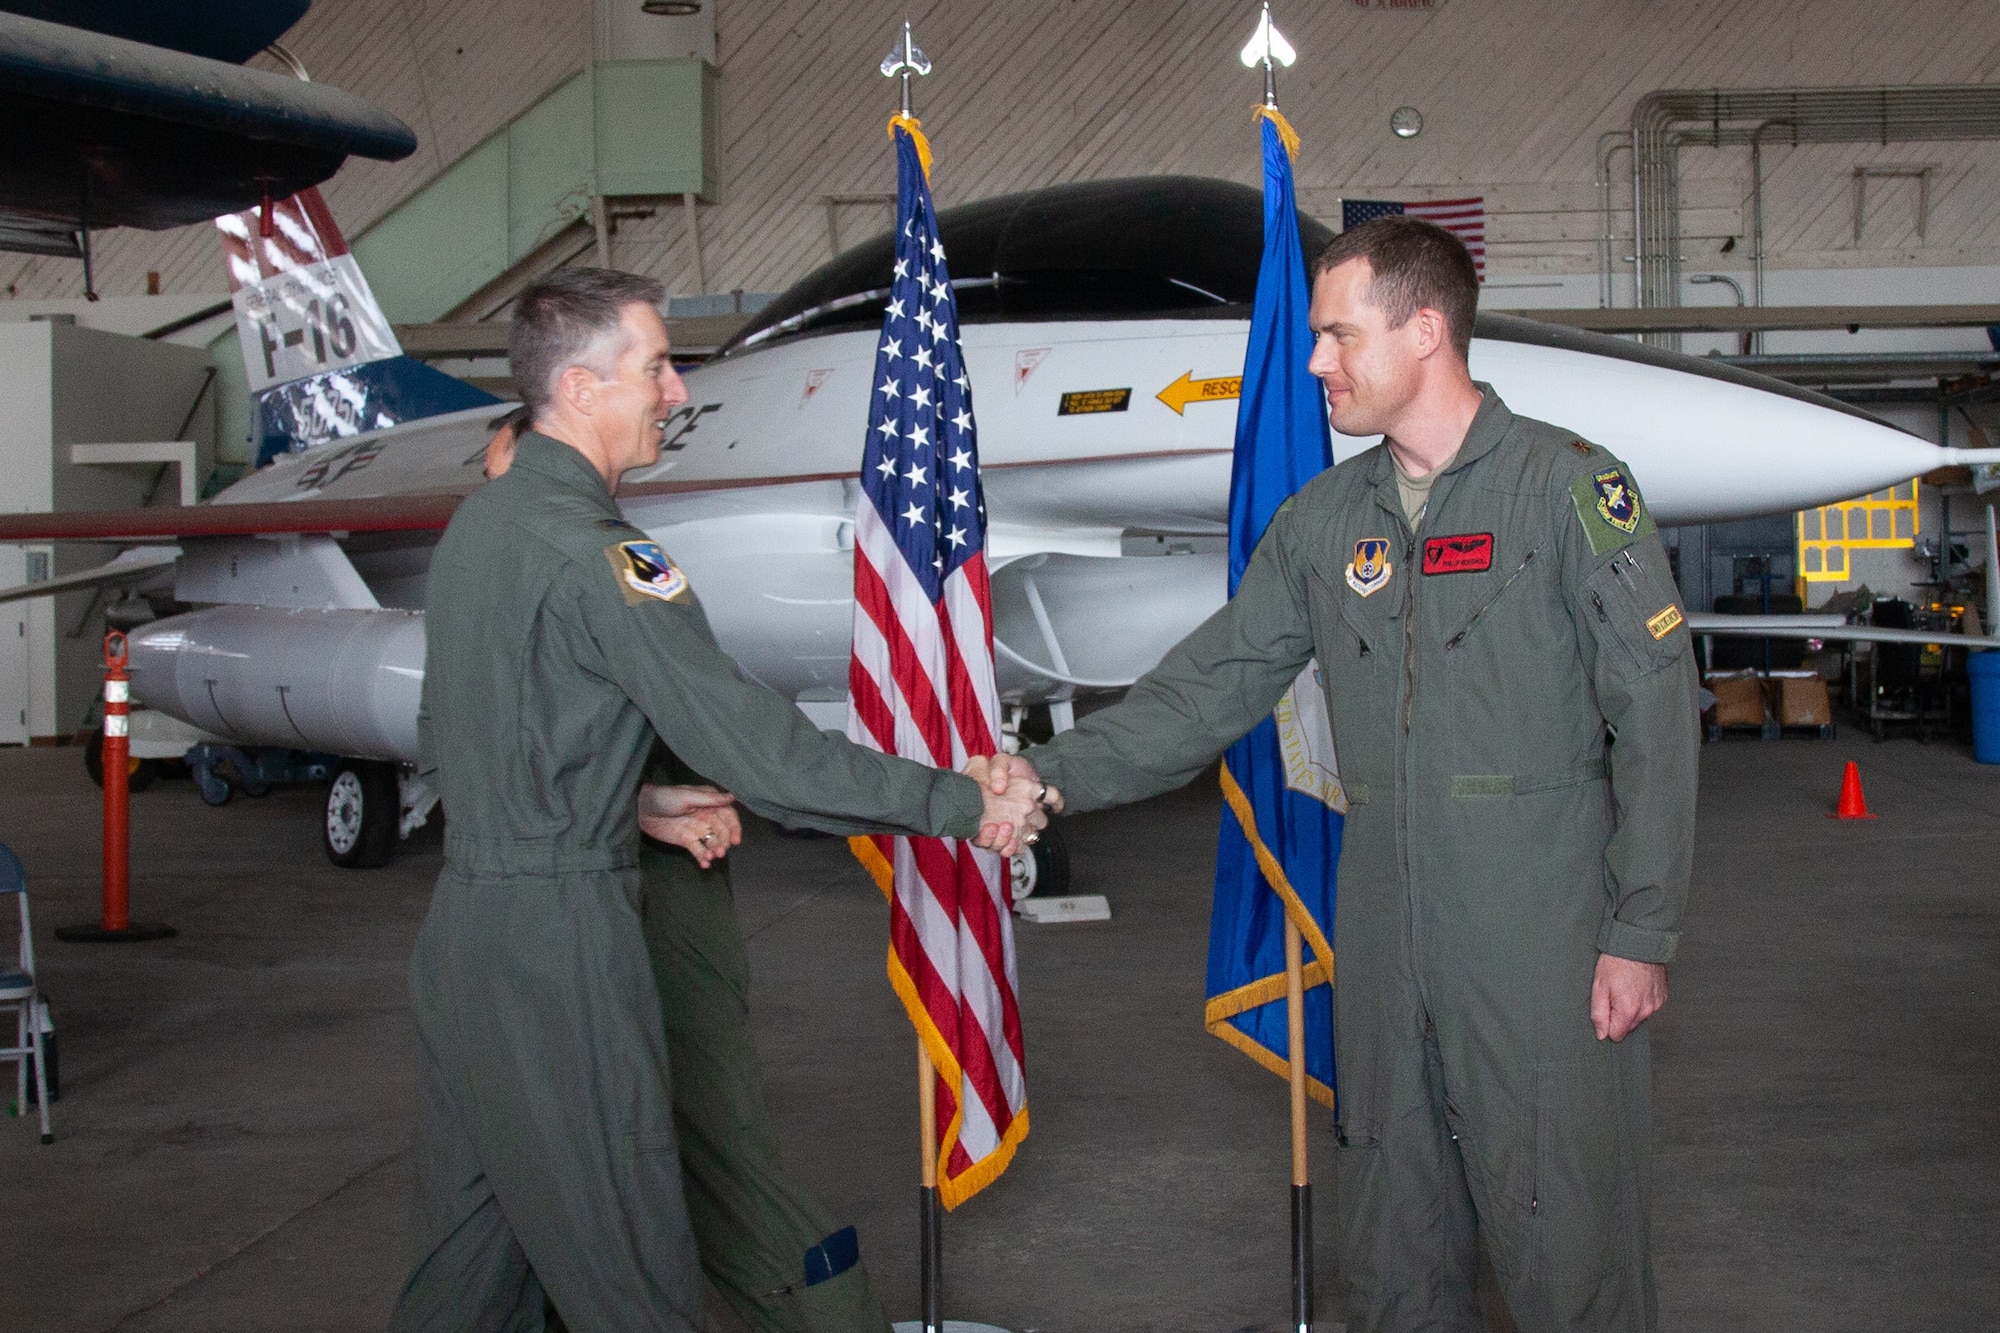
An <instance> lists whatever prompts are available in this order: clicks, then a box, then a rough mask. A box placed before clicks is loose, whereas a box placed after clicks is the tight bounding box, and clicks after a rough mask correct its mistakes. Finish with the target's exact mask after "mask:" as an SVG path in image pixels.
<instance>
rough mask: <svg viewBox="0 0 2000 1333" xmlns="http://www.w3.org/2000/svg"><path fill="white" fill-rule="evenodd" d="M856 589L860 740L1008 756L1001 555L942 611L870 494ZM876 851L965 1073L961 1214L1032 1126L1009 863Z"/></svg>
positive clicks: (946, 1124)
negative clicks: (991, 571) (992, 573)
mask: <svg viewBox="0 0 2000 1333" xmlns="http://www.w3.org/2000/svg"><path fill="white" fill-rule="evenodd" d="M854 591H855V598H854V600H855V614H854V657H853V660H852V662H851V663H850V665H849V669H848V686H849V697H850V699H851V701H852V707H851V709H850V711H849V721H848V735H849V737H850V738H851V739H853V740H854V741H855V742H856V743H858V744H861V745H866V746H869V747H870V748H872V749H876V750H880V751H883V752H885V753H889V754H897V755H901V756H903V757H904V758H906V759H914V760H916V761H917V762H919V763H925V764H931V765H934V766H937V767H946V768H954V769H956V768H959V767H961V766H963V765H964V763H965V762H966V760H967V759H968V758H969V757H971V756H973V755H978V754H992V753H994V752H995V751H996V750H997V749H998V748H999V745H998V741H999V738H1000V706H999V694H998V690H997V689H996V687H995V684H994V676H993V630H992V593H991V589H990V585H989V582H988V578H987V570H986V560H985V557H984V556H983V555H981V556H977V557H975V558H973V559H972V560H970V561H967V562H966V563H965V564H964V565H963V566H962V567H961V568H960V569H959V570H957V571H956V572H954V573H953V574H952V575H951V576H950V577H949V578H947V579H946V580H945V583H944V591H943V596H942V597H941V598H940V600H939V602H938V603H937V604H936V605H932V604H931V602H930V601H929V600H928V598H927V596H926V594H925V592H924V588H923V585H922V584H921V583H920V582H919V581H918V580H917V578H916V576H915V575H914V574H913V573H912V572H911V570H910V568H909V565H908V564H907V563H906V562H905V559H904V557H903V553H902V552H901V550H900V549H898V547H897V545H896V541H895V538H894V535H893V534H892V533H891V532H890V531H889V530H888V528H887V527H886V526H885V525H884V524H883V521H882V518H881V515H880V514H879V513H878V512H877V511H876V509H875V506H874V504H873V503H872V502H871V501H870V500H869V498H868V496H867V495H866V494H865V493H864V494H863V495H862V496H861V498H860V502H859V504H858V506H857V512H856V516H855V542H854ZM872 841H873V842H874V844H875V846H876V849H877V850H878V851H879V852H880V854H881V856H882V858H883V859H884V860H885V861H886V862H887V863H888V864H889V865H890V866H892V867H893V869H894V873H895V880H894V891H893V893H892V895H891V898H890V925H889V940H890V946H889V947H890V968H891V971H892V973H894V972H895V971H896V970H898V969H900V971H901V973H902V977H901V978H899V982H900V981H902V980H905V979H906V980H907V982H908V983H909V987H910V989H912V990H914V992H915V995H916V996H917V998H918V1000H919V1002H920V1004H921V1010H922V1018H921V1019H920V1020H919V1022H920V1024H921V1023H922V1022H923V1021H925V1020H927V1021H928V1023H929V1024H930V1026H931V1027H932V1029H933V1030H934V1032H935V1034H936V1035H937V1036H939V1037H941V1038H942V1039H943V1042H944V1044H945V1046H946V1047H947V1048H948V1049H949V1051H950V1053H951V1055H952V1057H953V1060H954V1062H955V1064H956V1066H957V1067H956V1069H952V1068H951V1067H950V1066H948V1065H947V1064H946V1063H945V1062H944V1061H942V1060H938V1061H937V1064H938V1098H939V1101H938V1108H939V1114H938V1120H939V1123H940V1125H941V1126H942V1127H943V1133H942V1134H941V1136H940V1143H939V1150H940V1156H941V1158H942V1159H943V1160H942V1162H941V1164H940V1175H939V1185H940V1191H941V1193H942V1194H943V1195H944V1199H945V1203H946V1205H947V1206H951V1205H954V1204H956V1203H957V1202H959V1201H961V1200H962V1199H963V1198H964V1197H966V1196H967V1195H969V1194H970V1193H972V1192H973V1191H974V1190H976V1189H977V1188H978V1186H979V1185H980V1184H982V1183H984V1180H985V1179H986V1178H987V1177H989V1176H990V1174H991V1171H992V1169H993V1168H994V1167H995V1166H997V1165H999V1164H1000V1163H1001V1162H1004V1157H1002V1158H999V1159H998V1160H992V1159H995V1157H996V1154H1002V1153H1004V1152H1007V1151H1011V1144H1012V1142H1013V1141H1014V1140H1016V1139H1018V1138H1019V1132H1018V1130H1019V1129H1020V1128H1024V1127H1025V1115H1026V1108H1027V1081H1026V1077H1025V1068H1026V1060H1025V1051H1024V1047H1023V1043H1022V1037H1021V1012H1020V1004H1019V1000H1018V998H1017V994H1016V985H1015V969H1014V937H1013V930H1012V919H1011V917H1010V916H1009V914H1008V913H1009V902H1008V899H1009V893H1008V876H1007V871H1006V866H1005V864H1004V863H1003V861H1002V859H1001V858H1000V857H999V856H997V855H995V854H994V853H992V852H987V851H981V850H980V849H978V848H976V847H974V846H973V845H972V844H971V843H969V842H965V841H961V840H959V839H954V838H908V837H896V838H890V837H878V838H875V839H872ZM905 999H906V1000H908V999H909V994H908V992H907V991H906V992H905ZM912 1017H913V1018H917V1017H918V1016H917V1015H916V1014H913V1015H912ZM934 1058H935V1052H934ZM1017 1121H1019V1122H1020V1124H1019V1125H1018V1126H1017V1123H1016V1122H1017ZM983 1163H984V1164H987V1165H986V1168H985V1169H984V1170H982V1164H983ZM955 1186H956V1188H955Z"/></svg>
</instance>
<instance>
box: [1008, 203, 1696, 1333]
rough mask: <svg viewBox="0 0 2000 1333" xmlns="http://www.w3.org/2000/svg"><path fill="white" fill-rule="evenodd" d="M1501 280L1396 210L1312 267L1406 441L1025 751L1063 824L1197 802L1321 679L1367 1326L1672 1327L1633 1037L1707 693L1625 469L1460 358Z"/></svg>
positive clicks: (1690, 790)
mask: <svg viewBox="0 0 2000 1333" xmlns="http://www.w3.org/2000/svg"><path fill="white" fill-rule="evenodd" d="M1477 301H1478V279H1477V276H1476V274H1475V272H1474V269H1473V265H1472V261H1471V259H1470V257H1469V256H1468V255H1467V254H1466V251H1465V249H1464V247H1463V246H1462V245H1460V243H1459V242H1458V241H1457V240H1456V239H1455V238H1453V237H1452V236H1451V235H1450V234H1449V233H1448V232H1445V231H1443V230H1442V229H1440V228H1437V227H1434V226H1431V225H1430V224H1428V223H1424V222H1420V221H1418V220H1416V219H1411V218H1401V217H1397V218H1387V219H1382V220H1379V221H1376V222H1371V223H1368V224H1365V225H1363V226H1360V227H1357V228H1354V229H1353V230H1351V231H1347V232H1344V233H1342V234H1341V235H1340V236H1339V237H1338V238H1336V239H1335V240H1334V241H1333V242H1332V244H1331V245H1330V246H1329V247H1328V249H1327V250H1326V252H1325V253H1324V254H1323V255H1322V256H1321V257H1320V259H1319V261H1318V262H1317V264H1316V265H1315V276H1314V284H1313V299H1312V308H1311V320H1312V327H1313V331H1314V333H1315V334H1316V335H1317V344H1316V346H1315V349H1314V352H1313V357H1312V361H1311V370H1312V372H1313V373H1314V374H1315V375H1317V376H1319V378H1320V379H1321V381H1322V382H1323V384H1324V385H1325V388H1326V395H1327V403H1328V407H1329V410H1330V415H1331V418H1332V422H1333V426H1334V428H1335V429H1336V430H1339V431H1340V432H1342V433H1343V434H1347V435H1373V434H1378V433H1379V434H1382V435H1384V436H1385V437H1386V447H1378V448H1374V449H1370V450H1368V451H1366V452H1365V453H1363V454H1361V455H1359V456H1358V457H1355V458H1351V459H1349V460H1347V461H1346V462H1344V463H1342V464H1340V465H1339V466H1338V467H1335V468H1333V469H1330V470H1329V471H1327V472H1326V473H1323V474H1322V475H1321V476H1319V477H1318V478H1316V479H1315V480H1314V481H1313V482H1311V483H1310V484H1309V485H1307V486H1306V487H1305V488H1304V489H1302V490H1301V491H1300V492H1299V494H1298V495H1297V496H1295V497H1294V498H1293V500H1292V501H1291V502H1290V503H1289V504H1287V505H1286V506H1285V507H1284V508H1282V509H1280V510H1279V511H1278V513H1277V515H1276V516H1275V517H1274V518H1273V519H1272V521H1271V526H1270V528H1269V530H1268V531H1267V532H1266V533H1265V535H1264V538H1263V540H1262V543H1261V544H1260V545H1259V546H1258V548H1257V550H1256V553H1255V555H1254V557H1253V559H1252V561H1251V564H1250V568H1249V570H1248V571H1247V572H1246V573H1245V575H1244V578H1243V582H1242V585H1241V588H1240V591H1239V592H1238V593H1237V595H1236V597H1235V598H1234V599H1232V600H1231V601H1230V603H1229V604H1228V605H1227V606H1225V607H1224V608H1223V609H1222V610H1221V611H1219V612H1217V613H1216V614H1215V615H1214V616H1213V617H1212V618H1211V619H1210V620H1208V621H1207V622H1206V623H1205V624H1204V625H1202V627H1201V628H1199V629H1198V630H1196V631H1195V632H1194V633H1193V634H1191V635H1190V636H1189V637H1188V638H1187V639H1186V640H1185V641H1184V642H1182V643H1181V644H1180V645H1179V646H1178V647H1176V648H1175V649H1174V650H1173V651H1171V652H1169V653H1168V654H1167V656H1166V658H1165V659H1164V660H1163V661H1162V662H1161V663H1160V664H1159V666H1158V667H1156V668H1155V669H1154V670H1153V671H1152V672H1150V673H1148V674H1147V675H1146V676H1145V677H1144V678H1143V679H1142V680H1140V681H1139V683H1138V684H1137V685H1135V686H1134V687H1133V688H1132V690H1131V692H1130V693H1129V694H1128V696H1127V697H1126V698H1125V699H1124V700H1123V701H1121V702H1120V703H1119V704H1117V705H1115V706H1113V707H1111V708H1109V709H1106V710H1104V711H1102V712H1099V713H1096V714H1093V715H1092V716H1090V717H1089V718H1087V719H1085V720H1084V721H1083V722H1081V723H1079V724H1078V725H1077V727H1076V728H1075V729H1074V730H1072V731H1069V732H1066V733H1065V734H1063V735H1061V736H1058V737H1056V738H1055V740H1054V741H1053V742H1052V743H1051V744H1049V745H1046V746H1042V747H1039V748H1037V749H1034V750H1032V751H1030V752H1029V753H1028V755H1027V759H1028V760H1029V761H1031V762H1032V763H1033V765H1034V766H1035V768H1036V769H1038V770H1039V772H1040V774H1041V776H1042V777H1044V778H1046V779H1048V781H1050V782H1051V783H1054V784H1055V785H1056V786H1058V787H1060V788H1061V789H1062V791H1063V792H1064V794H1065V796H1066V797H1067V800H1068V804H1069V807H1070V808H1071V809H1084V810H1087V809H1092V808H1096V807H1101V806H1106V805H1113V804H1117V803H1120V802H1124V801H1131V800H1136V799H1139V798H1141V797H1144V796H1148V795H1151V794H1153V793H1155V792H1160V791H1164V790H1167V789H1169V788H1171V787H1175V786H1178V785H1180V784H1181V783H1184V782H1187V781H1188V780H1190V779H1191V778H1193V777H1195V776H1196V775H1197V774H1199V773H1200V772H1201V771H1202V770H1203V769H1204V768H1206V766H1207V765H1208V764H1210V763H1211V762H1212V761H1213V760H1214V759H1215V758H1216V756H1217V755H1219V754H1220V753H1222V751H1223V750H1225V749H1226V748H1227V747H1228V746H1229V745H1230V743H1231V742H1233V741H1234V740H1235V739H1236V738H1237V737H1238V736H1240V735H1242V734H1243V733H1244V732H1247V731H1248V730H1249V729H1250V728H1251V727H1252V726H1254V725H1255V724H1256V723H1257V722H1258V721H1260V720H1261V719H1262V718H1264V717H1265V716H1266V715H1268V714H1269V713H1270V712H1271V710H1272V708H1273V706H1274V705H1276V704H1277V702H1278V700H1279V698H1280V697H1281V696H1282V695H1283V693H1284V691H1285V689H1286V688H1287V687H1288V686H1290V685H1291V683H1292V681H1293V679H1294V678H1295V677H1296V676H1298V674H1299V673H1300V671H1301V670H1302V668H1304V667H1305V665H1306V664H1307V662H1308V661H1310V660H1315V659H1316V660H1317V663H1318V668H1319V675H1320V679H1321V683H1322V685H1323V687H1324V690H1325V695H1326V701H1327V705H1328V708H1329V712H1330V717H1331V720H1332V724H1333V728H1332V729H1333V738H1334V747H1335V753H1336V756H1337V758H1338V762H1339V767H1340V776H1341V781H1342V783H1343V785H1344V786H1345V789H1346V793H1347V799H1348V802H1349V809H1348V812H1347V820H1346V827H1345V830H1344V833H1343V835H1342V848H1341V858H1340V865H1339V872H1338V873H1339V883H1340V893H1339V897H1338V906H1337V907H1336V909H1335V923H1334V948H1335V951H1336V953H1337V954H1338V966H1337V969H1336V977H1337V989H1336V991H1335V1035H1334V1043H1335V1067H1336V1069H1337V1071H1338V1076H1339V1119H1338V1138H1337V1143H1338V1145H1339V1149H1340V1150H1339V1152H1337V1153H1336V1163H1337V1165H1336V1171H1337V1177H1338V1178H1337V1182H1336V1198H1337V1211H1338V1222H1339V1226H1338V1235H1339V1239H1338V1242H1337V1254H1338V1258H1339V1268H1340V1272H1341V1276H1342V1277H1343V1279H1344V1280H1345V1281H1346V1283H1347V1284H1348V1286H1349V1288H1350V1304H1349V1312H1348V1313H1349V1321H1350V1322H1349V1324H1348V1327H1349V1329H1350V1330H1352V1331H1353V1333H1398V1331H1400V1330H1417V1329H1424V1330H1438V1331H1440V1333H1470V1331H1471V1330H1476V1329H1481V1328H1483V1327H1484V1323H1483V1322H1482V1320H1481V1318H1480V1312H1479V1304H1478V1299H1477V1290H1476V1274H1477V1264H1476V1254H1477V1249H1476V1242H1475V1235H1477V1236H1482V1237H1483V1238H1484V1239H1485V1242H1486V1245H1487V1248H1488V1250H1489V1252H1490V1253H1491V1255H1492V1258H1493V1264H1494V1267H1495V1269H1496V1271H1497V1274H1498V1278H1499V1284H1500V1288H1501V1291H1502V1293H1503V1294H1504V1296H1505V1299H1506V1301H1507V1304H1508V1306H1509V1308H1510V1309H1511V1311H1512V1313H1513V1316H1514V1319H1515V1322H1516V1323H1517V1324H1518V1325H1519V1326H1520V1328H1521V1329H1522V1330H1523V1331H1524V1333H1552V1331H1553V1330H1618V1331H1620V1333H1625V1331H1627V1330H1629V1331H1631V1333H1641V1331H1642V1330H1651V1329H1652V1328H1653V1327H1654V1324H1655V1319H1656V1314H1655V1308H1656V1302H1655V1299H1654V1291H1653V1276H1652V1267H1651V1262H1650V1258H1649V1250H1648V1240H1647V1212H1646V1208H1647V1195H1648V1163H1647V1159H1648V1153H1649V1147H1650V1132H1651V1131H1650V1113H1651V1088H1650V1082H1651V1064H1650V1059H1649V1052H1648V1044H1647V1032H1646V1029H1645V1028H1644V1027H1642V1026H1641V1024H1642V1023H1643V1022H1644V1021H1645V1019H1646V1018H1647V1017H1649V1016H1650V1015H1651V1014H1653V1013H1654V1012H1655V1011H1656V1010H1658V1009H1659V1007H1660V1006H1661V1005H1662V1004H1663V1003H1665V1001H1666V994H1667V983H1666V964H1667V962H1668V961H1669V960H1670V959H1671V958H1672V957H1673V954H1674V948H1675V944H1676V941H1677V939H1678V931H1677V925H1678V922H1679V919H1680V913H1681V907H1682V904H1683V903H1684V901H1685V899H1686V895H1687V887H1688V876H1689V870H1690V864H1691V861H1692V856H1693V841H1694V795H1695V757H1696V739H1697V738H1696V703H1695V676H1694V671H1693V665H1692V655H1691V652H1690V648H1689V642H1688V631H1687V629H1686V628H1685V626H1684V623H1683V618H1682V615H1681V611H1680V607H1679V603H1678V600H1677V596H1676V591H1675V587H1674V583H1673V579H1672V577H1671V575H1670V572H1669V569H1668V565H1667V555H1666V551H1665V549H1664V548H1663V547H1662V545H1661V543H1660V539H1659V537H1658V536H1657V534H1656V532H1655V530H1654V527H1653V522H1652V518H1651V516H1650V514H1649V513H1648V512H1647V510H1646V509H1645V507H1644V503H1643V501H1642V500H1641V498H1640V495H1639V492H1638V490H1637V488H1636V487H1635V486H1634V485H1633V482H1632V477H1631V475H1630V473H1629V472H1627V471H1626V469H1625V468H1624V467H1623V466H1622V465H1621V464H1620V463H1619V461H1618V460H1617V459H1615V458H1613V457H1612V456H1611V455H1610V454H1608V453H1607V452H1605V450H1603V449H1601V448H1599V447H1597V446H1595V445H1592V444H1588V443H1586V442H1584V441H1582V440H1579V439H1577V438H1576V437H1575V436H1574V435H1572V434H1570V433H1569V432H1567V431H1563V430H1560V429H1558V428H1557V427H1555V426H1550V425H1546V424H1544V423H1542V422H1538V421H1532V420H1529V419H1528V418H1526V417H1517V416H1515V415H1514V414H1513V413H1512V412H1510V411H1508V409H1507V407H1506V405H1505V404H1504V403H1502V402H1501V401H1500V399H1499V397H1498V396H1497V395H1496V394H1495V393H1494V392H1493V391H1492V389H1491V388H1488V387H1486V386H1484V385H1481V384H1477V383H1475V382H1474V381H1473V380H1472V378H1471V376H1470V374H1469V373H1468V370H1467V366H1466V355H1467V351H1468V348H1469V346H1470V343H1471V337H1472V322H1473V314H1474V310H1475V307H1476V305H1477Z"/></svg>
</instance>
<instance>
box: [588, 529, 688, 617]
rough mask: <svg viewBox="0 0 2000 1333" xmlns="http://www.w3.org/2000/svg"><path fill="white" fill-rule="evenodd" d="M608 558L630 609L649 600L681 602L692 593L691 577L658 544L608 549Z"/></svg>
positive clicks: (639, 543)
mask: <svg viewBox="0 0 2000 1333" xmlns="http://www.w3.org/2000/svg"><path fill="white" fill-rule="evenodd" d="M604 558H605V559H606V560H608V561H610V562H611V572H612V573H613V574H614V575H615V576H617V579H618V591H619V592H620V593H621V594H623V595H624V598H625V604H626V605H627V606H638V605H640V604H641V603H642V602H644V601H645V600H647V599H648V598H650V599H652V600H654V601H661V602H673V601H678V600H680V599H681V598H682V597H683V595H685V594H686V592H687V590H688V581H687V575H685V574H683V573H681V571H680V569H679V568H678V567H677V566H676V565H675V564H674V562H673V561H672V560H669V559H668V558H667V553H666V552H665V551H662V550H661V549H660V544H659V543H658V542H652V541H633V542H619V543H617V544H616V545H613V546H607V547H605V548H604Z"/></svg>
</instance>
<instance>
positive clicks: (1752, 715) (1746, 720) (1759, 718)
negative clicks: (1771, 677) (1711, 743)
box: [1702, 671, 1764, 727]
mask: <svg viewBox="0 0 2000 1333" xmlns="http://www.w3.org/2000/svg"><path fill="white" fill-rule="evenodd" d="M1702 684H1703V685H1705V686H1707V687H1708V690H1709V692H1710V693H1711V694H1713V695H1714V696H1715V707H1713V708H1711V709H1710V710H1709V712H1708V724H1709V725H1710V726H1712V727H1761V726H1763V725H1764V682H1763V680H1761V679H1760V678H1759V677H1758V675H1757V673H1756V672H1754V671H1712V672H1710V673H1709V674H1708V676H1707V677H1706V678H1704V679H1703V681H1702Z"/></svg>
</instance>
